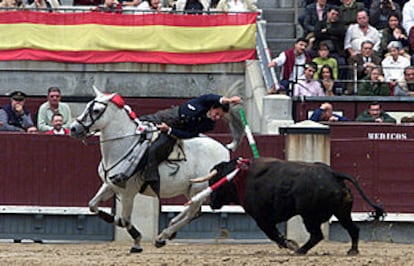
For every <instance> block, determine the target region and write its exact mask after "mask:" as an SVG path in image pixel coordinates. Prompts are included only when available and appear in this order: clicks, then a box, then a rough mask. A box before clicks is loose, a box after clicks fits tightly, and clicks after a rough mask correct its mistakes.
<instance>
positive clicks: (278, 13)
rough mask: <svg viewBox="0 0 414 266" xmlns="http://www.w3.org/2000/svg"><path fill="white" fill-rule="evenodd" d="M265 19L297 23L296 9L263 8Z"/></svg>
mask: <svg viewBox="0 0 414 266" xmlns="http://www.w3.org/2000/svg"><path fill="white" fill-rule="evenodd" d="M263 19H264V20H266V21H267V22H268V23H270V22H287V23H295V10H294V9H293V8H267V9H263Z"/></svg>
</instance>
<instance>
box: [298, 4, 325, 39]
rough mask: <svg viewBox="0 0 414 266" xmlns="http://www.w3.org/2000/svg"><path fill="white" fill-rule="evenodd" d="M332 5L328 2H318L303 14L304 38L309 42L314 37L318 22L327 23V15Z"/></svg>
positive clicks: (307, 7) (308, 7)
mask: <svg viewBox="0 0 414 266" xmlns="http://www.w3.org/2000/svg"><path fill="white" fill-rule="evenodd" d="M330 7H331V5H329V4H326V0H316V1H315V3H312V4H309V5H307V6H306V8H305V11H304V14H303V24H302V25H301V26H302V28H303V36H304V37H305V38H306V39H307V40H309V39H311V38H313V37H314V32H315V26H316V23H317V22H321V21H326V13H327V12H328V10H329V8H330Z"/></svg>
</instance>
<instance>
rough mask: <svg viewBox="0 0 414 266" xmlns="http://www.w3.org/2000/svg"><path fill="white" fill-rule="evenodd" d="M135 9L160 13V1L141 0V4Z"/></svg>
mask: <svg viewBox="0 0 414 266" xmlns="http://www.w3.org/2000/svg"><path fill="white" fill-rule="evenodd" d="M137 9H138V10H150V11H156V12H160V11H161V1H160V0H142V2H141V3H140V4H139V5H138V6H137Z"/></svg>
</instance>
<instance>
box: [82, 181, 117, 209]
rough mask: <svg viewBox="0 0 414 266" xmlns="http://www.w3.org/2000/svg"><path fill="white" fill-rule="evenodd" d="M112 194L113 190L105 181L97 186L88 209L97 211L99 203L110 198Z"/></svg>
mask: <svg viewBox="0 0 414 266" xmlns="http://www.w3.org/2000/svg"><path fill="white" fill-rule="evenodd" d="M113 196H114V192H113V190H112V188H111V187H110V186H109V185H107V184H106V183H103V184H102V186H101V187H100V188H99V190H98V192H97V193H96V194H95V196H94V197H93V198H92V199H91V200H90V201H89V204H88V206H89V210H90V211H91V212H93V213H98V212H99V204H100V203H101V202H104V201H106V200H108V199H110V198H112V197H113Z"/></svg>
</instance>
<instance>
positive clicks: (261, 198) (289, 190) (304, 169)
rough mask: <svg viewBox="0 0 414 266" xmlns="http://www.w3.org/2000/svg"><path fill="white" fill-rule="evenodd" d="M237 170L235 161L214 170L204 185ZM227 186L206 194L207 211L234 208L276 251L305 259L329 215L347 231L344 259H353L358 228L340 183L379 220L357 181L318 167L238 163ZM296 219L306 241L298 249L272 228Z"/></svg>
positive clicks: (377, 209)
mask: <svg viewBox="0 0 414 266" xmlns="http://www.w3.org/2000/svg"><path fill="white" fill-rule="evenodd" d="M236 167H237V159H235V160H232V161H230V162H224V163H220V164H218V165H216V166H215V167H214V169H216V170H217V171H218V172H217V174H216V175H215V177H214V178H213V179H211V180H210V184H213V183H215V182H216V181H217V180H218V179H219V178H220V177H223V176H225V175H227V174H228V173H230V172H231V171H232V170H234V169H235V168H236ZM239 167H240V169H241V170H240V171H239V172H238V174H237V175H236V176H235V177H234V179H233V181H232V182H230V183H227V184H224V185H223V186H221V187H219V188H218V189H217V190H215V191H214V192H213V193H212V194H211V198H210V206H211V208H213V209H219V208H221V207H222V206H223V205H225V204H230V203H237V204H240V205H241V206H243V208H244V210H245V212H246V213H247V214H249V215H250V216H251V217H253V218H254V220H255V221H256V222H257V225H258V226H259V227H260V229H261V230H263V231H264V233H265V234H266V235H267V236H268V237H269V238H270V239H271V240H273V241H275V242H276V243H277V244H278V245H279V247H284V248H290V249H292V250H295V252H296V253H298V254H306V253H307V252H308V250H310V249H311V248H312V247H314V246H315V245H316V244H317V243H319V242H320V241H321V240H322V239H323V234H322V231H321V224H322V223H324V222H326V221H328V220H329V218H330V217H331V216H332V215H335V216H336V218H338V221H339V223H340V224H341V225H342V226H343V227H344V228H345V229H346V230H347V231H348V233H349V235H350V236H351V239H352V247H351V249H350V250H349V251H348V254H349V255H356V254H358V239H359V228H358V227H357V226H356V225H355V224H354V223H353V221H352V219H351V211H352V204H353V196H352V193H351V190H350V189H349V187H348V186H347V185H346V184H345V182H344V180H348V181H350V182H351V183H352V184H353V185H354V186H355V188H356V189H357V190H358V192H359V193H360V194H361V196H362V198H363V199H364V200H365V201H367V203H368V204H369V205H371V206H372V207H373V208H374V209H375V212H374V213H373V216H374V218H375V219H379V218H381V217H382V216H383V214H384V210H383V208H382V207H380V206H378V205H375V204H373V203H372V202H371V201H370V200H369V199H368V197H367V196H366V195H365V193H364V192H363V191H362V189H361V187H360V186H359V184H358V183H357V181H356V180H355V179H354V178H353V177H351V176H348V175H346V174H343V173H338V172H336V171H334V170H333V169H332V168H330V167H329V166H328V165H325V164H322V163H305V162H289V161H283V160H278V159H274V158H259V159H252V160H251V161H249V163H247V164H246V163H244V164H243V163H242V164H241V165H240V163H239ZM294 215H300V216H301V217H302V219H303V222H304V224H305V227H306V230H307V231H308V232H309V233H310V238H309V240H308V241H307V242H306V243H305V244H304V245H303V246H302V247H300V248H298V246H297V244H296V243H295V242H294V241H292V240H287V239H286V238H285V237H284V236H283V235H282V234H281V233H279V231H278V230H277V228H276V224H278V223H280V222H283V221H287V220H288V219H289V218H291V217H292V216H294Z"/></svg>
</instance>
